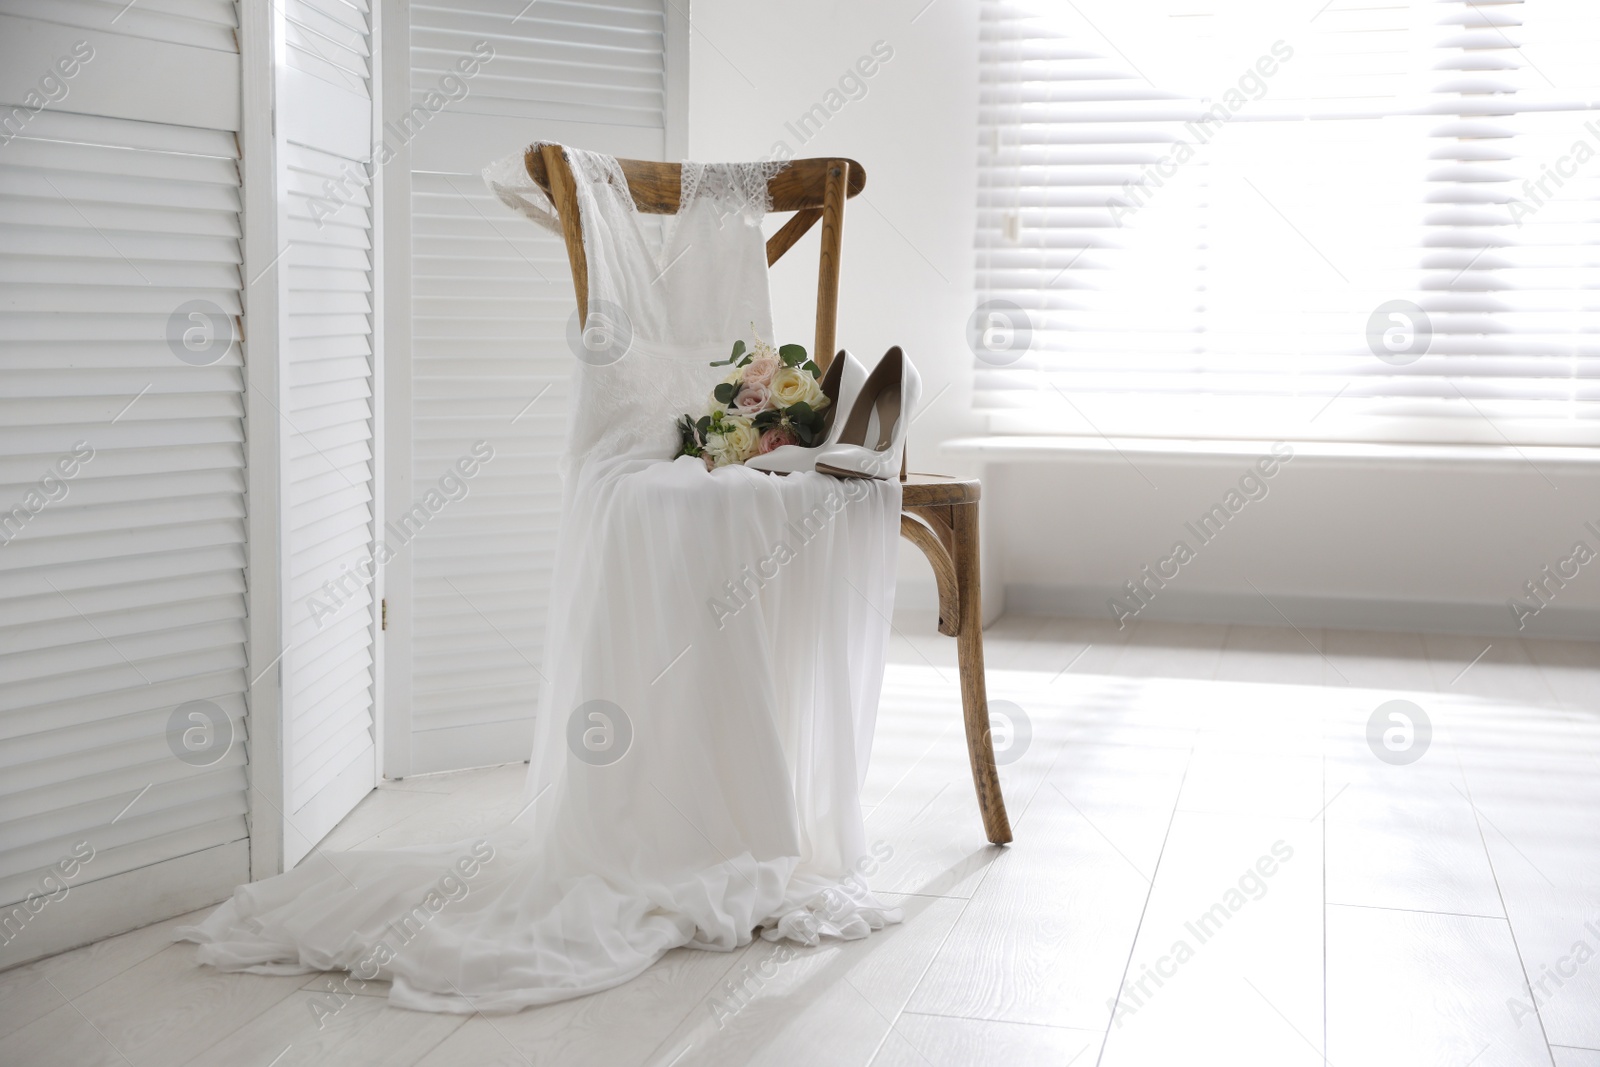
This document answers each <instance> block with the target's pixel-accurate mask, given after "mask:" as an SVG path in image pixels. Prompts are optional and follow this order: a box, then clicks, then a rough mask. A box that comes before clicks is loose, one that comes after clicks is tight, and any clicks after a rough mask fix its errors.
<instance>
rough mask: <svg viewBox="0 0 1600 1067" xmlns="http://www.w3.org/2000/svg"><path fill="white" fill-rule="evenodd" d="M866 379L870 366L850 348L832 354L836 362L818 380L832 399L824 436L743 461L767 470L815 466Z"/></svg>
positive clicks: (792, 470)
mask: <svg viewBox="0 0 1600 1067" xmlns="http://www.w3.org/2000/svg"><path fill="white" fill-rule="evenodd" d="M866 380H867V368H866V367H864V366H862V365H861V361H860V360H859V359H857V358H856V357H855V356H852V355H851V354H850V353H849V351H848V350H846V349H843V348H841V349H840V350H839V354H838V355H837V356H834V357H833V362H832V363H830V364H828V369H827V371H826V372H825V373H824V374H823V375H822V380H821V381H820V382H818V383H817V384H818V385H820V386H821V387H822V395H824V396H826V397H827V398H828V400H829V401H830V403H829V404H828V406H827V407H826V408H824V409H823V413H822V419H823V422H822V440H821V441H819V442H817V443H816V444H814V445H809V446H808V445H780V446H779V447H777V448H774V449H773V450H772V451H771V452H767V453H765V454H763V455H759V456H751V457H750V458H749V459H747V460H745V461H744V465H745V466H746V467H751V468H753V469H755V470H758V471H766V472H767V473H768V474H795V473H798V472H800V471H809V470H815V469H816V462H817V453H819V452H821V451H822V449H823V448H825V447H826V446H828V445H829V444H832V443H833V442H834V440H836V439H837V437H838V434H839V429H840V427H842V426H843V425H844V419H845V415H848V414H849V413H850V409H851V407H852V406H854V404H855V402H856V394H857V393H859V392H861V384H862V383H863V382H865V381H866Z"/></svg>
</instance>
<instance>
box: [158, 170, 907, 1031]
mask: <svg viewBox="0 0 1600 1067" xmlns="http://www.w3.org/2000/svg"><path fill="white" fill-rule="evenodd" d="M567 152H568V159H569V160H570V162H571V164H572V169H573V171H574V174H575V176H576V179H577V193H578V201H579V206H580V214H581V217H582V221H583V232H584V250H585V252H586V254H587V257H588V270H589V294H590V300H591V307H592V308H596V309H606V308H609V309H610V311H609V314H611V315H612V317H613V320H614V321H613V325H614V326H615V325H618V321H617V320H621V319H624V318H625V322H623V323H622V324H621V333H622V334H624V335H627V334H629V333H631V339H625V342H624V343H625V352H624V353H623V354H622V355H621V357H620V358H614V357H615V356H616V352H617V350H616V349H615V348H612V349H609V350H603V351H602V352H601V353H600V354H599V355H592V354H590V353H589V351H588V350H587V349H584V350H583V351H584V352H585V358H584V359H575V360H574V367H573V381H574V386H575V388H574V390H573V395H574V397H575V401H574V404H573V408H572V412H571V419H570V427H569V431H568V438H567V440H568V452H567V456H566V460H565V466H564V472H565V486H564V506H565V512H564V517H563V520H562V526H561V534H560V541H559V546H558V549H557V555H556V562H555V568H554V578H553V592H552V598H551V605H550V622H549V626H548V629H547V630H546V633H547V634H548V635H549V637H548V647H547V649H546V654H545V656H544V661H543V664H542V666H541V670H542V674H543V676H544V679H545V681H544V683H543V685H542V691H541V693H540V694H538V700H539V705H538V716H537V725H536V731H535V740H534V747H533V752H532V756H531V760H530V766H529V772H528V780H527V787H526V793H525V799H526V801H527V805H526V807H524V808H523V810H522V812H521V814H519V815H518V816H517V817H516V818H515V819H514V820H513V821H512V822H511V823H510V824H509V825H507V826H506V827H504V828H503V829H501V830H498V831H496V832H494V833H491V834H489V835H487V836H486V837H485V838H483V839H481V840H478V839H475V840H468V841H462V842H458V843H455V844H451V845H441V846H430V847H415V848H404V849H389V850H382V851H355V852H344V853H337V854H334V855H331V856H324V855H320V854H313V856H311V857H308V859H307V860H306V861H305V862H304V863H302V864H301V865H300V866H299V867H297V868H296V869H295V870H292V871H289V872H287V873H285V874H282V875H279V876H277V877H274V878H269V879H266V880H265V881H261V882H257V883H254V884H251V885H245V886H240V887H239V888H238V889H236V890H235V891H234V894H233V896H232V898H231V899H230V900H228V901H227V902H225V903H224V904H222V905H221V906H220V907H219V908H218V909H217V910H216V911H215V912H214V913H212V914H211V915H210V916H209V917H208V918H206V919H205V920H204V921H203V922H200V923H199V924H197V925H194V926H190V927H186V928H183V929H181V930H180V931H179V932H178V936H179V937H181V938H184V939H187V940H191V941H197V942H199V943H200V948H199V951H198V956H199V959H200V961H201V962H202V963H205V964H209V965H211V966H214V967H218V968H221V969H223V970H230V971H255V972H262V973H271V974H287V973H299V972H309V971H349V972H351V973H353V974H355V975H356V976H357V977H360V978H387V979H392V980H393V987H392V992H391V1000H392V1002H393V1003H395V1004H397V1005H400V1006H403V1007H408V1008H416V1009H423V1010H431V1011H450V1012H471V1011H476V1010H481V1011H511V1010H516V1009H518V1008H521V1007H525V1006H528V1005H533V1004H544V1003H549V1002H551V1001H556V1000H561V999H564V998H568V997H573V996H578V995H581V994H584V993H591V992H595V991H597V990H601V989H605V988H608V987H610V986H614V985H617V984H619V983H622V982H625V981H627V980H628V979H630V978H632V977H634V976H635V975H638V974H639V973H640V972H641V971H643V970H645V969H646V968H647V967H649V966H650V965H651V963H653V962H654V961H655V960H657V959H659V958H660V957H661V955H662V954H663V953H665V952H667V951H668V950H669V949H671V948H673V947H676V946H681V945H688V946H693V947H696V948H704V949H715V950H724V951H726V950H731V949H734V948H736V947H738V946H740V945H744V944H748V943H749V942H750V940H751V938H752V937H753V936H754V934H755V933H756V932H757V931H758V929H759V930H760V931H761V932H762V934H763V936H765V937H767V938H768V939H774V940H775V939H777V938H780V937H783V938H790V939H793V940H796V941H800V942H804V943H815V942H816V941H817V940H818V939H819V938H821V937H829V936H833V937H844V938H855V937H864V936H866V935H867V934H868V933H869V932H871V931H872V930H876V929H879V928H881V927H882V926H883V925H884V924H885V923H890V922H895V921H898V919H899V915H898V913H897V912H895V911H894V910H893V909H890V908H888V907H885V906H884V905H883V904H882V902H880V901H879V900H878V899H877V898H875V897H874V896H873V894H872V893H871V891H870V890H869V889H867V888H866V886H865V884H864V882H863V881H862V877H861V873H860V872H861V871H862V870H870V869H871V868H870V861H869V857H870V855H871V851H870V850H869V847H868V842H867V840H866V838H865V833H864V829H863V823H862V814H861V807H860V788H861V783H862V779H863V776H864V775H865V772H866V766H867V757H868V753H869V751H870V748H871V740H872V733H873V726H874V720H875V716H876V712H877V703H878V693H879V689H880V687H881V684H882V679H883V668H884V655H885V647H886V643H887V638H888V632H889V630H888V618H889V613H890V611H891V608H892V603H893V593H894V569H895V568H894V563H895V554H896V551H897V547H898V532H899V511H900V487H899V485H898V483H895V482H892V481H890V482H865V481H847V480H843V479H836V478H832V477H829V476H827V475H821V474H815V473H807V474H796V475H791V476H788V477H777V476H773V475H768V474H763V473H760V472H758V471H754V470H749V469H746V468H744V467H741V466H729V467H721V468H718V469H715V470H707V469H706V467H705V465H704V464H703V462H702V461H701V460H699V459H694V458H690V457H682V458H679V459H677V460H673V459H672V458H671V457H672V455H673V453H674V452H675V451H676V448H677V434H676V431H675V430H674V427H673V420H674V418H675V417H676V416H678V415H680V414H683V413H686V412H688V413H694V414H696V415H698V414H699V413H701V412H702V411H703V408H704V405H705V403H706V397H707V394H708V392H709V390H710V389H711V387H712V386H713V385H714V384H715V383H716V382H718V381H720V380H721V378H722V376H723V375H724V374H725V373H726V371H725V370H723V369H718V368H712V367H710V366H709V365H708V364H709V363H710V362H711V361H712V360H714V359H720V358H723V357H725V355H726V353H727V352H728V350H729V348H730V346H731V344H732V341H733V340H734V339H737V338H748V337H749V336H750V331H751V328H752V326H753V327H754V329H755V330H756V331H758V332H760V333H761V335H762V336H764V337H766V338H769V339H771V336H772V310H771V303H770V297H769V295H768V288H767V266H766V255H765V250H764V244H763V238H762V232H761V221H762V217H763V215H764V213H765V212H766V210H767V208H768V206H769V203H768V199H767V194H766V179H767V177H768V175H769V174H770V173H771V172H772V167H773V166H775V165H772V164H732V165H699V164H685V168H684V187H683V208H682V210H681V212H680V213H679V214H678V215H677V216H674V217H673V218H671V219H670V220H669V221H668V223H667V226H666V228H665V231H664V236H663V237H662V238H661V239H659V240H658V241H652V240H651V238H650V237H649V227H647V226H644V225H642V224H641V222H642V220H641V219H640V217H639V216H638V215H637V214H636V211H635V208H634V204H633V201H632V198H631V196H630V195H629V193H628V190H627V184H626V179H625V178H624V177H623V174H622V171H621V168H620V167H619V166H618V164H617V162H616V160H615V159H612V158H611V157H609V156H603V155H597V154H593V153H587V152H581V151H576V150H571V149H569V150H567ZM485 177H486V179H487V180H488V181H489V183H490V186H491V188H493V189H494V191H495V192H496V193H497V194H498V195H499V197H500V198H501V199H502V200H503V201H504V202H505V203H506V204H507V205H509V206H511V207H512V208H514V209H515V210H517V211H519V212H521V213H522V214H524V215H526V216H527V217H528V218H530V219H532V220H533V221H534V222H536V223H539V224H542V225H545V226H548V227H551V228H556V229H558V228H559V227H558V224H557V222H556V220H555V217H554V209H553V208H552V206H551V205H550V203H549V201H548V200H547V198H546V197H545V196H544V195H543V194H542V193H541V192H540V191H539V189H538V188H537V187H536V186H535V185H534V184H533V183H532V182H531V181H530V180H529V179H528V177H527V175H526V173H525V172H524V171H523V169H522V156H521V154H520V153H518V155H516V156H514V157H511V158H510V159H507V160H506V161H504V162H502V163H499V164H496V165H494V166H491V167H490V168H489V169H488V170H487V171H485ZM616 309H620V312H619V311H617V310H616ZM783 340H787V339H783ZM528 699H529V700H530V701H532V700H534V699H535V694H533V693H529V694H528Z"/></svg>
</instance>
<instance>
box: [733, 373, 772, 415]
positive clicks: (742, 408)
mask: <svg viewBox="0 0 1600 1067" xmlns="http://www.w3.org/2000/svg"><path fill="white" fill-rule="evenodd" d="M753 365H754V364H752V366H753ZM771 400H772V392H771V390H769V389H768V388H767V387H766V386H764V385H751V384H749V383H748V382H747V383H746V384H745V387H744V388H743V389H741V390H739V395H738V396H737V397H735V398H734V401H733V410H734V411H735V412H737V413H738V414H740V415H755V414H757V413H758V412H760V411H762V410H764V409H765V408H766V406H767V404H768V402H769V401H771Z"/></svg>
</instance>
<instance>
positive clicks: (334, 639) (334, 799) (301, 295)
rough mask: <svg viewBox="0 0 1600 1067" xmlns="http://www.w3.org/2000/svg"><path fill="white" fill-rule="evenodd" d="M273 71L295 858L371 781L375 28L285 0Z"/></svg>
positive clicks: (289, 813) (309, 1) (326, 7)
mask: <svg viewBox="0 0 1600 1067" xmlns="http://www.w3.org/2000/svg"><path fill="white" fill-rule="evenodd" d="M283 19H284V25H283V39H284V42H285V57H286V60H287V62H286V64H285V66H284V67H283V68H281V69H280V70H279V72H278V79H279V80H278V93H279V122H278V138H279V145H278V152H279V172H278V173H279V181H280V183H281V187H282V191H283V194H284V195H283V197H282V200H283V202H284V203H286V205H287V207H286V210H287V218H286V219H285V220H284V226H283V249H284V253H283V260H282V264H283V269H282V271H281V275H282V279H283V281H282V286H283V289H282V307H283V315H284V331H283V335H282V336H283V366H284V373H285V377H286V382H285V386H286V388H285V394H286V396H285V405H284V408H285V409H284V412H283V414H284V420H283V421H284V425H283V426H282V427H281V429H280V433H281V434H282V440H283V449H284V456H283V478H284V487H283V501H284V521H285V533H284V539H285V545H284V580H285V582H286V583H287V589H286V590H285V595H284V602H285V612H286V614H285V627H286V635H285V636H286V643H287V645H288V648H287V651H285V653H284V656H283V679H284V682H283V700H284V707H283V746H284V747H283V771H284V808H283V813H284V819H285V824H286V825H285V830H284V839H283V849H284V861H285V864H286V865H289V864H293V863H295V862H296V861H298V860H299V859H300V858H301V857H302V856H303V855H305V853H306V852H308V851H309V850H310V849H311V848H312V847H313V846H314V845H315V844H316V843H317V842H318V841H320V840H321V839H322V837H323V836H324V835H325V834H326V833H327V832H328V831H329V830H331V829H332V828H333V827H334V826H335V825H336V824H337V823H338V821H339V820H340V819H342V818H343V817H344V816H345V815H346V814H347V813H348V812H349V811H350V809H351V808H353V807H354V806H355V804H356V802H357V801H359V800H360V799H361V797H363V796H364V795H366V793H367V792H368V791H370V790H371V789H372V787H373V785H374V784H375V782H376V780H377V745H376V740H375V736H374V731H375V727H376V723H375V721H374V681H375V670H374V667H375V655H376V633H375V622H376V619H377V613H376V611H375V610H374V606H375V605H376V603H377V598H376V597H375V596H374V595H373V587H374V583H375V582H376V581H377V578H378V571H379V566H378V562H377V560H376V559H375V558H374V552H373V547H374V546H373V534H372V530H373V489H374V485H375V480H374V463H375V459H376V457H375V454H374V447H373V441H374V411H373V371H374V363H373V356H374V346H373V337H374V323H375V316H374V308H373V268H374V264H373V244H374V241H373V203H372V199H373V198H372V189H373V182H372V173H371V167H372V165H373V163H374V161H373V159H372V139H373V106H372V74H373V72H372V66H371V64H372V32H371V30H372V28H371V24H370V21H369V19H370V13H369V11H368V7H367V4H366V2H365V0H290V2H289V3H288V4H287V5H286V6H285V7H284V8H283Z"/></svg>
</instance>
